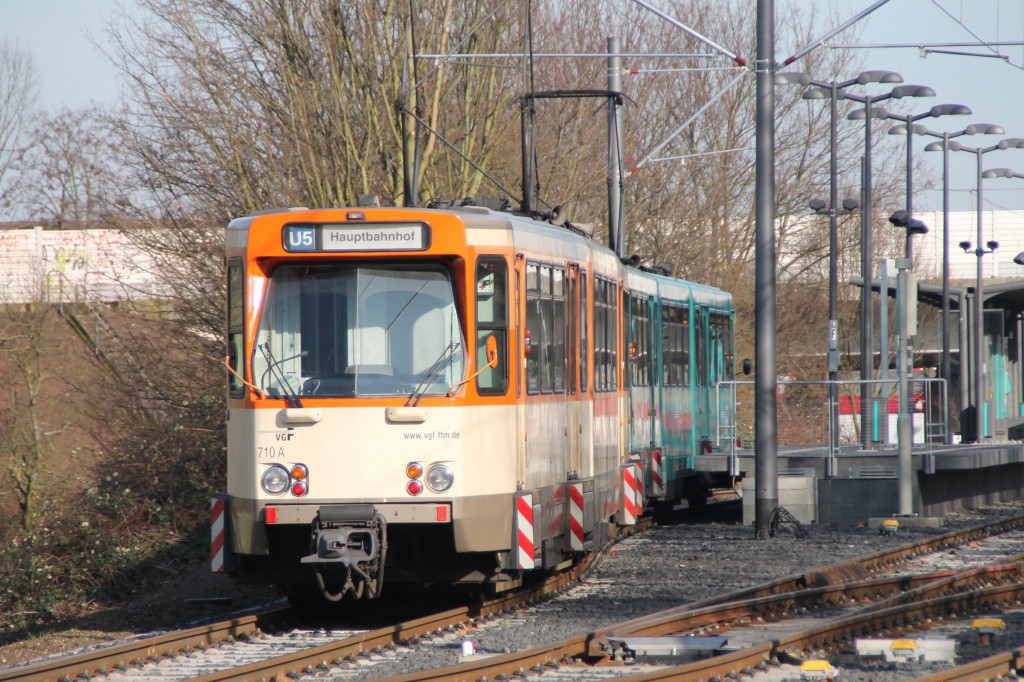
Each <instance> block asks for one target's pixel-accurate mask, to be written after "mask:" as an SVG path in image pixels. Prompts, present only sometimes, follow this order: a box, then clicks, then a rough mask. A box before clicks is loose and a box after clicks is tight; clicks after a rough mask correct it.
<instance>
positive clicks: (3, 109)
mask: <svg viewBox="0 0 1024 682" xmlns="http://www.w3.org/2000/svg"><path fill="white" fill-rule="evenodd" d="M37 94H38V85H37V82H36V72H35V67H34V66H33V65H32V58H31V57H30V56H29V55H28V54H27V53H26V52H24V51H22V50H21V49H20V48H18V46H16V45H13V44H11V43H9V42H7V41H6V40H4V41H0V207H4V208H10V207H11V205H12V203H13V200H14V194H15V190H16V189H17V186H18V183H17V181H16V179H14V180H12V178H11V173H10V171H11V170H12V166H13V165H15V164H16V163H17V161H18V160H19V158H20V157H21V155H22V154H23V153H24V152H25V150H26V149H27V148H28V146H29V141H28V138H29V135H28V128H29V126H30V124H31V121H32V120H33V117H34V116H35V112H34V107H35V102H36V96H37Z"/></svg>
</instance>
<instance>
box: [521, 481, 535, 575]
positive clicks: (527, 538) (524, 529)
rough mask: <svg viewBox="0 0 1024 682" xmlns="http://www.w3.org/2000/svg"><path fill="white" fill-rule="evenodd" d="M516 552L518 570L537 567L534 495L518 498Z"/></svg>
mask: <svg viewBox="0 0 1024 682" xmlns="http://www.w3.org/2000/svg"><path fill="white" fill-rule="evenodd" d="M516 536H517V538H518V539H517V542H516V544H517V546H516V551H517V554H518V557H519V558H518V560H517V561H516V566H517V568H520V569H531V568H536V567H537V561H536V559H535V558H534V548H535V547H536V544H535V542H534V539H533V538H534V536H533V495H520V496H519V497H517V498H516Z"/></svg>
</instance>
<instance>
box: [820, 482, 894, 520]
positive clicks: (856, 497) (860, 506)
mask: <svg viewBox="0 0 1024 682" xmlns="http://www.w3.org/2000/svg"><path fill="white" fill-rule="evenodd" d="M899 494H900V489H899V481H898V480H897V479H895V478H831V479H824V480H820V481H818V500H819V504H818V521H819V523H834V524H838V525H846V526H854V525H856V524H858V523H865V524H866V523H867V522H868V519H869V518H880V517H890V516H892V515H893V514H894V513H896V512H898V511H899Z"/></svg>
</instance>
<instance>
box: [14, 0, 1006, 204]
mask: <svg viewBox="0 0 1024 682" xmlns="http://www.w3.org/2000/svg"><path fill="white" fill-rule="evenodd" d="M339 1H344V0H339ZM621 1H622V2H628V1H629V0H621ZM790 3H795V4H798V5H799V4H802V5H804V6H808V5H809V4H810V3H815V4H816V5H818V8H819V12H820V14H821V15H822V16H829V15H830V14H832V13H833V12H834V16H837V17H840V18H841V19H842V20H845V19H847V18H852V17H853V16H854V15H856V14H857V13H858V12H861V11H863V10H866V9H868V8H869V7H870V6H872V5H873V4H875V2H872V1H869V0H776V16H777V21H779V20H781V17H783V16H784V12H786V11H787V9H788V7H789V4H790ZM749 4H750V7H751V11H753V10H754V7H755V3H754V2H750V3H749ZM134 6H135V3H134V1H133V0H31V1H30V0H0V32H2V35H3V38H4V39H6V40H8V41H13V42H15V43H17V44H19V45H21V46H22V47H23V48H25V49H27V50H28V51H29V52H30V54H31V55H32V58H33V61H34V63H35V66H36V69H37V71H38V74H39V80H40V96H41V104H42V105H43V106H44V107H46V108H47V109H49V110H51V111H54V110H56V109H59V108H61V107H67V108H78V107H82V106H85V105H87V104H89V103H90V102H94V103H98V104H101V105H102V104H104V103H114V102H116V101H117V98H118V96H119V91H120V84H119V81H118V78H117V73H116V70H115V69H114V68H113V67H112V66H111V65H110V63H109V62H108V61H107V59H106V58H105V57H104V56H103V55H102V54H101V52H100V50H99V48H97V47H96V45H94V42H96V43H99V44H100V45H101V46H105V45H108V41H107V38H106V35H105V26H106V24H107V22H108V21H109V20H110V19H111V18H112V16H113V15H114V13H115V12H116V11H117V9H118V7H124V8H125V9H127V10H129V11H131V10H132V9H133V7H134ZM958 20H960V21H962V22H963V23H964V25H961V24H960V23H958ZM831 28H832V26H830V25H823V26H822V27H821V35H824V34H825V33H826V32H827V31H828V30H830V29H831ZM858 28H859V29H862V31H863V33H862V35H861V36H860V38H859V40H858V41H857V47H852V48H843V49H855V50H857V51H858V52H860V53H862V54H863V55H864V68H865V69H886V70H890V71H897V72H898V73H900V74H902V75H903V77H904V82H905V83H913V84H919V85H928V86H931V87H932V88H933V89H934V90H935V91H936V93H937V96H936V97H934V98H928V99H922V100H919V102H920V105H919V106H915V107H912V108H911V109H910V110H911V111H913V112H915V113H916V112H922V111H926V110H927V109H929V108H930V107H931V106H932V105H934V104H946V103H955V104H965V105H967V106H969V107H970V108H971V109H972V110H973V112H974V113H973V115H971V116H957V117H945V118H942V119H924V120H922V121H920V123H922V124H925V125H927V127H928V128H930V129H932V130H935V131H939V132H941V131H943V130H949V131H953V130H961V129H963V128H964V127H965V126H966V125H968V124H970V123H977V122H983V123H995V124H999V125H1001V126H1003V128H1004V129H1005V130H1006V136H1001V137H1024V45H1021V44H1020V43H1024V2H1021V0H889V1H888V2H887V3H885V4H883V5H882V6H881V7H879V8H878V9H876V10H875V11H874V12H873V13H872V14H870V15H869V16H868V17H867V18H866V19H864V20H862V21H861V22H860V23H859V24H858ZM972 34H973V35H972ZM709 37H710V38H712V39H713V38H714V37H713V36H709ZM978 39H982V40H985V41H1007V42H1016V43H1018V44H1017V45H1015V46H1005V47H1001V48H996V49H997V50H998V51H999V52H1000V54H1002V55H1005V56H1006V57H1007V59H1005V60H1004V59H1002V58H998V57H996V58H993V57H971V56H956V55H948V54H938V53H927V54H926V53H925V52H924V51H922V50H921V49H919V48H917V47H913V48H902V49H869V48H868V47H865V46H867V45H881V44H893V43H899V44H908V43H911V44H915V45H919V44H926V43H939V42H974V41H977V40H978ZM828 44H829V45H830V47H829V48H819V49H840V48H839V47H837V46H838V45H845V44H847V41H846V39H845V36H844V37H843V38H837V39H834V40H832V41H829V43H828ZM934 49H948V50H955V51H961V52H974V53H979V52H984V51H985V49H984V48H981V47H949V48H942V47H936V48H934ZM790 54H791V52H788V51H787V49H784V48H782V47H780V48H778V49H777V53H776V57H777V59H778V60H779V61H780V62H781V61H782V60H784V59H785V58H786V57H788V56H789V55H790ZM751 61H752V60H751ZM799 65H800V63H799V62H797V63H795V64H793V65H791V66H789V67H786V68H787V70H796V69H798V68H799ZM855 75H856V74H850V75H849V76H848V77H850V78H852V77H854V76H855ZM812 76H814V77H818V75H817V74H812ZM867 87H871V88H874V90H873V92H876V93H881V92H884V91H885V90H883V89H882V87H881V86H866V87H865V89H861V90H859V91H858V92H860V93H861V94H863V93H866V92H868V91H869V90H867V89H866V88H867ZM1001 137H997V136H975V137H967V136H964V137H962V138H960V140H961V142H963V144H965V145H968V146H972V147H976V146H981V147H987V146H990V145H992V144H995V142H997V141H998V139H1001ZM931 141H933V138H927V137H915V140H914V142H915V148H914V153H915V157H920V156H921V155H925V158H931V159H933V160H932V161H930V162H929V168H931V169H932V172H933V173H934V174H935V177H940V176H941V169H942V154H941V153H926V152H924V151H923V150H924V147H925V145H926V144H927V143H928V142H931ZM892 144H894V145H900V146H901V148H902V149H905V147H902V145H903V144H905V138H902V137H896V136H892ZM984 166H985V168H995V167H1009V168H1012V169H1013V170H1015V171H1017V172H1020V173H1024V149H1021V150H1013V151H996V152H992V153H989V154H985V155H984ZM950 169H951V171H950V175H951V178H950V187H951V202H952V209H953V210H974V207H975V205H976V204H975V200H976V193H975V191H974V190H975V188H976V185H977V181H976V177H975V174H976V157H975V155H974V154H970V153H965V152H957V153H953V154H951V155H950ZM983 196H984V204H985V206H984V208H985V209H986V210H988V209H1014V210H1022V211H1024V179H1017V178H1014V179H1003V178H999V179H993V180H986V181H984V191H983ZM876 201H877V198H876ZM914 205H915V208H919V209H921V210H941V208H942V195H941V191H939V190H934V191H918V192H917V193H916V194H915V200H914Z"/></svg>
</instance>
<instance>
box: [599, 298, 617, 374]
mask: <svg viewBox="0 0 1024 682" xmlns="http://www.w3.org/2000/svg"><path fill="white" fill-rule="evenodd" d="M617 298H618V287H617V286H616V285H615V283H614V282H609V281H607V280H604V279H601V278H595V279H594V375H595V376H594V390H595V391H602V392H607V391H614V390H615V389H616V386H617V383H618V377H617V371H616V370H617V366H618V338H617V335H616V332H617V327H616V324H615V321H616V316H617V313H618V310H617V309H618V306H617V305H616V302H617Z"/></svg>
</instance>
